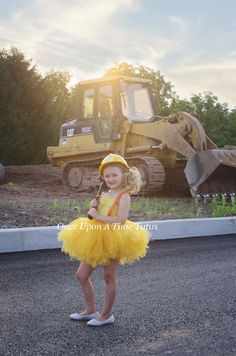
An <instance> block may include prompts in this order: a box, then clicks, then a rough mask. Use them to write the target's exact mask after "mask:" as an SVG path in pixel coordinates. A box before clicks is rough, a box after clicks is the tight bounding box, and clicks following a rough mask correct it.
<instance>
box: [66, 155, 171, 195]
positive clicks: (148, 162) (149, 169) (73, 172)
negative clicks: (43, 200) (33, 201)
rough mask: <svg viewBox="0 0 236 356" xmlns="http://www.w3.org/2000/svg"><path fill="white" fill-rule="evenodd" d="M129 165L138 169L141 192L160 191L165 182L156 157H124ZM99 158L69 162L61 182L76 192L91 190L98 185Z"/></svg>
mask: <svg viewBox="0 0 236 356" xmlns="http://www.w3.org/2000/svg"><path fill="white" fill-rule="evenodd" d="M126 160H127V162H128V164H129V166H135V167H137V168H138V169H139V171H140V173H141V177H142V180H143V186H142V188H141V193H144V192H145V193H147V194H149V193H153V192H158V191H161V190H162V188H163V185H164V183H165V171H164V167H163V165H162V164H161V162H160V161H158V160H157V159H156V158H153V157H150V156H145V157H142V158H139V157H126ZM100 162H101V159H93V160H90V161H84V162H80V163H77V162H70V163H68V164H67V165H66V167H65V168H64V171H63V184H64V186H66V187H67V189H70V190H76V191H78V192H86V191H87V192H91V191H93V190H96V189H97V187H98V186H99V183H100V182H99V179H98V173H97V172H98V165H99V164H100Z"/></svg>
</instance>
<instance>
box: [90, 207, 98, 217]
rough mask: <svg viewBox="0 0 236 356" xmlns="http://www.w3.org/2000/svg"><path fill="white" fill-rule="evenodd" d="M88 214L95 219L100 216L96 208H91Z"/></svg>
mask: <svg viewBox="0 0 236 356" xmlns="http://www.w3.org/2000/svg"><path fill="white" fill-rule="evenodd" d="M88 214H89V215H90V216H92V217H93V218H96V216H97V215H98V212H97V210H96V209H95V208H90V209H89V211H88Z"/></svg>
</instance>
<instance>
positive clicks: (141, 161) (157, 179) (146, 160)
mask: <svg viewBox="0 0 236 356" xmlns="http://www.w3.org/2000/svg"><path fill="white" fill-rule="evenodd" d="M127 162H128V164H129V166H132V165H133V166H136V167H137V168H138V169H139V170H140V173H141V176H142V179H143V181H144V184H143V187H142V189H141V192H145V193H148V194H149V193H153V192H159V191H161V190H162V188H163V185H164V183H165V170H164V167H163V165H162V164H161V162H160V161H158V159H156V158H153V157H150V156H144V157H142V158H136V157H132V158H127Z"/></svg>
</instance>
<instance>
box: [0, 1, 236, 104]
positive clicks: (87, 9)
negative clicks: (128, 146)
mask: <svg viewBox="0 0 236 356" xmlns="http://www.w3.org/2000/svg"><path fill="white" fill-rule="evenodd" d="M235 14H236V1H235V0H224V1H216V0H198V1H196V0H178V1H177V0H8V1H6V0H5V1H4V0H0V47H1V49H3V48H4V49H10V48H11V47H12V46H15V47H17V48H18V49H19V50H21V51H22V52H23V53H24V55H25V56H26V58H32V60H33V63H34V64H35V65H36V66H37V68H38V70H39V72H41V73H42V74H45V73H46V72H48V71H50V70H63V71H68V72H69V73H70V74H71V76H72V80H71V84H75V83H77V82H78V81H81V80H87V79H95V78H99V77H101V76H103V75H104V72H105V70H106V69H107V68H109V67H111V66H113V65H115V63H119V62H128V63H129V64H133V65H144V66H147V67H149V68H152V69H154V70H159V71H160V72H161V74H162V75H164V78H165V80H167V81H171V83H172V84H173V85H174V89H175V91H176V93H177V94H178V95H179V96H180V98H189V97H190V96H191V95H192V94H198V93H203V92H204V91H211V92H213V93H214V94H215V95H216V96H217V97H218V99H219V101H220V102H226V103H228V104H229V106H230V108H234V107H236V21H235Z"/></svg>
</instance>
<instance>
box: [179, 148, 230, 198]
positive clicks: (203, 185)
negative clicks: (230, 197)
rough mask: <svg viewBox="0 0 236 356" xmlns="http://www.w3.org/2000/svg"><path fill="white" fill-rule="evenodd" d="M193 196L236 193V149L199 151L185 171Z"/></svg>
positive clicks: (192, 156)
mask: <svg viewBox="0 0 236 356" xmlns="http://www.w3.org/2000/svg"><path fill="white" fill-rule="evenodd" d="M184 173H185V176H186V178H187V181H188V184H189V186H190V191H191V194H192V196H196V195H197V194H199V193H232V192H235V191H236V149H232V150H227V149H213V150H206V151H198V152H196V153H194V154H193V155H191V156H190V157H189V159H188V162H187V165H186V168H185V170H184Z"/></svg>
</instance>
